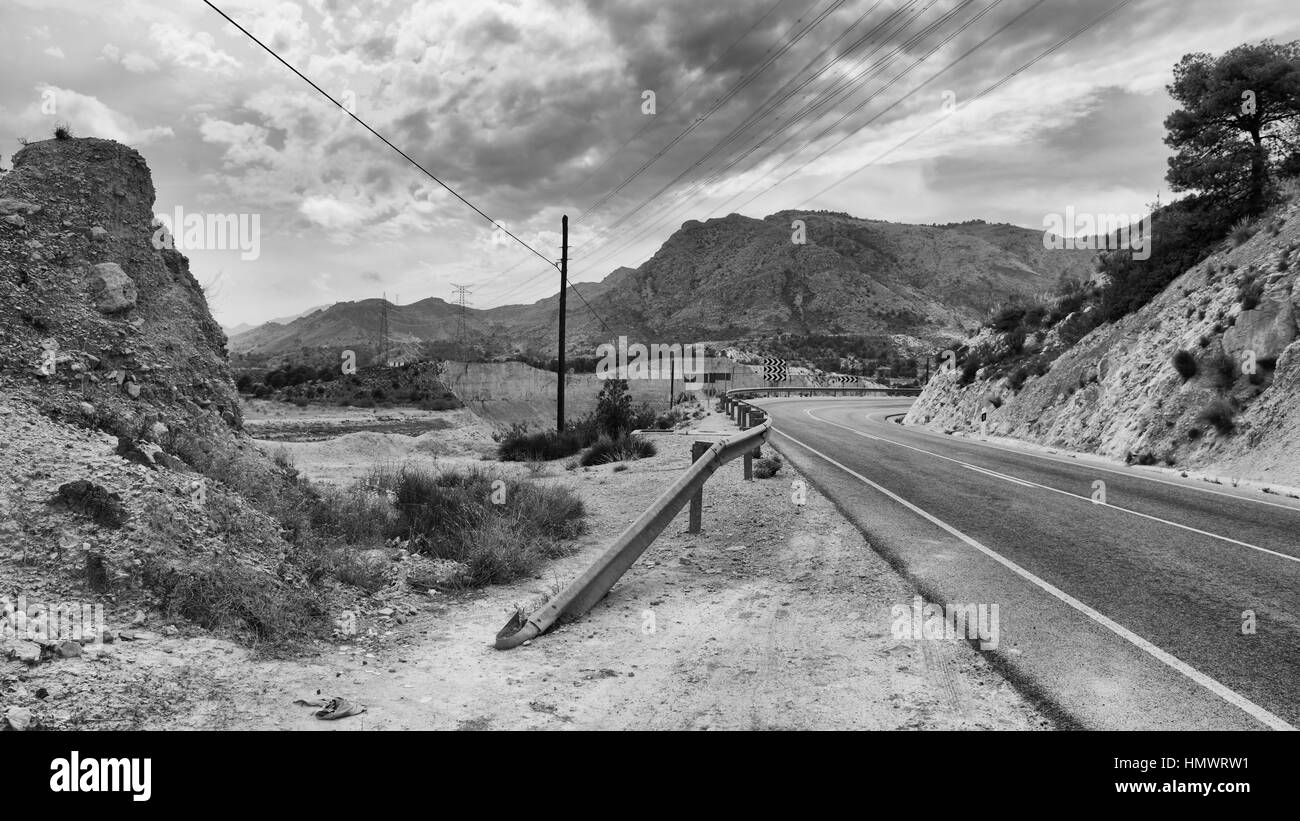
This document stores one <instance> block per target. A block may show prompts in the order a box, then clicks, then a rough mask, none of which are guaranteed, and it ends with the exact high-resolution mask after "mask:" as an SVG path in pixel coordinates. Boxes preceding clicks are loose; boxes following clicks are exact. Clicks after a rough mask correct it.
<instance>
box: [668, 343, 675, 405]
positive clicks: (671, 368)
mask: <svg viewBox="0 0 1300 821" xmlns="http://www.w3.org/2000/svg"><path fill="white" fill-rule="evenodd" d="M676 381H677V359H676V357H674V356H673V355H672V354H671V353H669V354H668V410H672V409H673V404H674V403H673V383H674V382H676Z"/></svg>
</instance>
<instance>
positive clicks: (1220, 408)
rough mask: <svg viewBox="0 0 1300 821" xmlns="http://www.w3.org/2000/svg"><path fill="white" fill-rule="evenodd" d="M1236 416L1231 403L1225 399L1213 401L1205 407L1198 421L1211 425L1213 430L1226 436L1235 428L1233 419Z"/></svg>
mask: <svg viewBox="0 0 1300 821" xmlns="http://www.w3.org/2000/svg"><path fill="white" fill-rule="evenodd" d="M1236 415H1237V411H1236V409H1235V408H1234V407H1233V406H1232V403H1231V402H1229V401H1228V400H1226V399H1213V400H1211V401H1210V403H1209V404H1208V405H1206V406H1205V407H1204V408H1203V409H1202V410H1201V413H1200V415H1199V416H1197V418H1198V419H1200V421H1202V422H1205V423H1206V424H1209V425H1213V426H1214V429H1215V430H1217V431H1218V432H1219V433H1220V434H1222V435H1224V436H1226V435H1228V434H1230V433H1232V432H1233V431H1234V430H1236V428H1237V423H1236V421H1235V419H1234V417H1235V416H1236Z"/></svg>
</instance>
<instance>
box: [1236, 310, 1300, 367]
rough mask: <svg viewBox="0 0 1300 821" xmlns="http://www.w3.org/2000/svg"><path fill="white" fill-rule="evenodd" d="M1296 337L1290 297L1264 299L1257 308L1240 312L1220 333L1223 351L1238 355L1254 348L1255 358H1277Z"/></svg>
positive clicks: (1266, 359)
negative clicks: (1288, 298)
mask: <svg viewBox="0 0 1300 821" xmlns="http://www.w3.org/2000/svg"><path fill="white" fill-rule="evenodd" d="M1295 339H1296V320H1295V308H1294V307H1293V305H1292V303H1291V301H1290V300H1282V299H1265V300H1264V301H1263V302H1261V303H1260V304H1259V306H1258V307H1256V308H1253V309H1251V310H1249V311H1242V312H1241V313H1240V314H1238V315H1237V321H1236V322H1235V323H1234V324H1233V326H1232V327H1231V328H1228V329H1227V330H1226V331H1224V332H1223V350H1224V352H1225V353H1227V354H1228V355H1230V356H1233V357H1238V356H1240V354H1241V352H1242V351H1254V352H1255V358H1256V359H1261V360H1265V361H1270V360H1276V359H1277V358H1278V357H1279V356H1281V354H1282V351H1284V350H1286V346H1287V345H1290V344H1291V343H1292V342H1294V341H1295Z"/></svg>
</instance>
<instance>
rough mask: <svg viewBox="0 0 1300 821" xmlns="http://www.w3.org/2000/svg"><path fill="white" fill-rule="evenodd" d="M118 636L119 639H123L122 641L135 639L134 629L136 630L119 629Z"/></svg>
mask: <svg viewBox="0 0 1300 821" xmlns="http://www.w3.org/2000/svg"><path fill="white" fill-rule="evenodd" d="M117 637H118V638H119V639H121V640H122V641H135V631H134V630H119V631H117Z"/></svg>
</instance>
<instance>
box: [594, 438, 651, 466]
mask: <svg viewBox="0 0 1300 821" xmlns="http://www.w3.org/2000/svg"><path fill="white" fill-rule="evenodd" d="M656 453H658V448H656V447H655V444H654V442H651V441H650V440H649V439H646V438H644V437H641V436H632V435H631V434H624V435H623V436H620V437H618V438H617V439H613V438H610V437H608V436H604V435H602V436H601V437H600V438H599V439H597V440H596V443H595V444H594V445H592V446H591V449H590V450H588V451H587V452H586V453H584V454H583V455H582V465H583V467H591V466H592V465H605V464H609V463H610V462H624V461H629V460H632V459H644V458H647V457H650V456H654V455H655V454H656Z"/></svg>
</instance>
